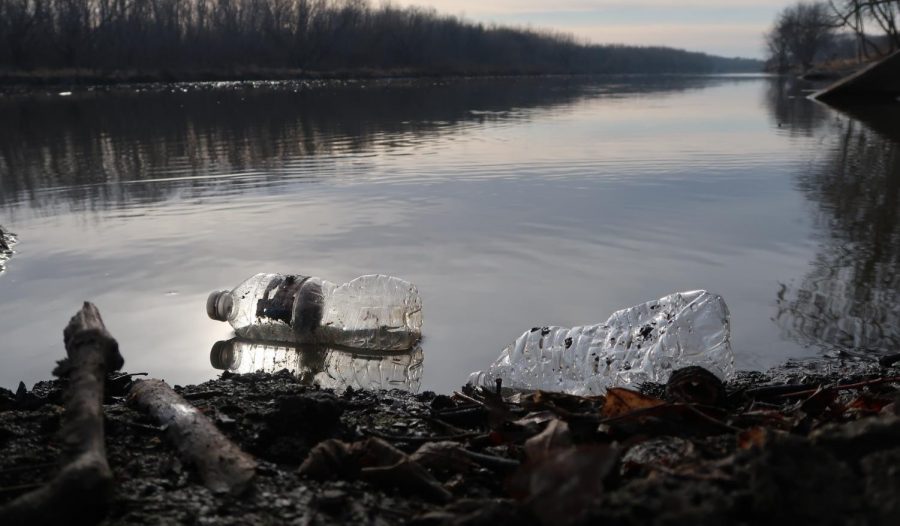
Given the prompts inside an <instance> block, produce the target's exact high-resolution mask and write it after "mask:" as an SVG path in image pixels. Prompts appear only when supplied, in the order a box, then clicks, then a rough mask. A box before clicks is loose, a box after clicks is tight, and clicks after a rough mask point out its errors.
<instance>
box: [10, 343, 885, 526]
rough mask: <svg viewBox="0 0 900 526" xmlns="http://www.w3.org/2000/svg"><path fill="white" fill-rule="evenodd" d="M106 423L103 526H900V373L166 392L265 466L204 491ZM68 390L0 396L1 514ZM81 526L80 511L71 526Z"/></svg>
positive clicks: (811, 369) (51, 436)
mask: <svg viewBox="0 0 900 526" xmlns="http://www.w3.org/2000/svg"><path fill="white" fill-rule="evenodd" d="M129 379H130V377H128V376H125V375H117V376H116V377H115V378H111V379H110V380H109V381H108V383H107V389H106V390H107V399H106V401H105V405H104V413H105V426H106V443H107V455H108V460H109V464H110V466H111V468H112V470H113V474H114V478H115V481H116V483H115V493H114V496H113V500H112V502H111V506H110V509H109V510H108V513H107V515H106V518H105V519H104V521H103V522H102V524H110V525H112V524H175V523H183V524H268V523H277V524H335V523H359V524H419V525H443V524H473V525H474V524H523V525H527V524H589V523H593V524H597V523H601V521H602V522H603V523H608V524H707V523H712V522H713V521H716V522H721V523H731V524H765V523H772V522H773V521H775V522H782V521H796V522H800V523H804V524H808V523H816V524H838V523H840V524H895V522H893V521H894V520H896V517H897V516H898V514H900V408H898V406H900V403H898V402H900V383H898V380H900V367H898V366H897V364H896V363H894V362H892V361H891V360H890V359H883V360H881V363H878V362H875V361H872V360H861V359H846V360H844V359H835V360H830V361H829V362H806V363H800V362H794V363H789V364H787V365H785V366H784V367H781V368H778V369H776V370H773V371H769V372H767V373H759V372H754V373H739V374H738V375H737V377H736V378H735V379H734V380H733V381H731V382H728V383H726V384H724V385H723V384H721V383H719V382H718V381H717V380H716V379H715V377H714V376H712V375H709V374H708V373H706V372H705V371H703V370H700V369H698V368H688V369H685V370H681V371H679V373H678V374H677V375H675V376H673V379H672V380H671V381H670V382H669V383H668V384H667V385H658V384H647V385H644V386H641V388H640V389H639V390H634V391H632V390H627V389H611V390H610V391H609V392H608V393H607V394H606V396H603V397H575V396H569V395H562V394H553V393H544V392H532V393H527V392H525V393H523V392H516V393H513V392H509V391H508V390H506V389H502V386H501V390H500V391H499V392H498V391H496V390H490V389H470V388H466V389H461V390H460V391H459V392H455V393H448V394H435V393H431V392H425V393H422V394H410V393H406V392H400V391H377V392H373V391H363V390H354V389H352V388H350V389H347V390H346V391H344V392H342V393H336V392H334V391H331V390H323V389H319V388H317V387H309V386H307V385H303V384H302V383H301V381H300V380H299V379H298V378H296V377H295V376H294V375H292V374H291V373H290V372H288V371H287V370H285V371H281V372H277V373H274V374H268V373H249V374H233V373H227V372H226V373H224V374H223V375H222V376H221V377H220V378H219V379H216V380H213V381H209V382H206V383H203V384H199V385H192V386H184V387H179V386H175V390H176V391H177V392H178V393H179V394H180V395H181V396H182V397H184V398H185V399H186V400H188V401H189V402H190V403H191V404H192V405H193V406H195V407H196V408H198V409H199V410H200V411H202V412H203V413H204V414H205V415H206V416H207V417H209V418H210V419H211V420H212V421H213V422H214V423H215V425H216V426H217V427H218V428H219V429H220V430H221V431H222V432H224V433H225V435H226V436H227V437H229V438H230V439H231V440H233V441H234V442H235V443H236V444H237V445H238V446H239V447H240V448H241V449H242V450H243V451H245V452H247V453H249V454H251V455H253V456H254V457H255V458H256V459H257V461H258V470H257V476H256V479H255V482H254V484H253V486H252V487H251V488H250V489H249V490H248V491H246V492H245V493H244V494H242V495H239V496H224V495H216V494H214V493H212V492H210V491H209V490H208V489H206V488H205V487H204V486H203V484H202V483H201V482H200V480H199V479H198V476H197V473H196V472H195V470H194V469H193V467H192V466H190V465H186V464H184V463H182V461H180V460H179V459H178V456H177V455H176V453H175V448H174V447H173V445H172V444H171V443H170V441H169V440H167V438H166V434H165V432H164V431H165V430H164V429H162V428H161V427H159V426H158V425H157V424H156V423H155V422H154V421H153V420H152V419H150V418H149V417H148V416H147V415H145V414H143V413H141V412H138V411H137V410H135V409H133V408H132V407H131V406H129V405H128V404H126V402H125V398H126V394H127V393H126V391H127V388H128V381H129ZM64 387H65V380H56V381H47V382H39V383H38V384H36V385H35V386H34V387H33V388H32V389H30V390H29V389H26V387H25V386H24V385H21V386H20V388H19V389H18V390H17V392H11V391H6V390H3V391H0V453H2V454H0V508H2V505H3V503H6V502H9V501H11V500H12V499H14V498H15V497H17V496H18V495H21V494H23V493H24V492H27V491H29V490H31V489H33V488H35V487H37V486H39V485H40V484H41V483H43V482H45V481H46V480H48V479H50V478H51V477H52V476H53V474H54V472H55V469H56V468H57V465H58V464H57V463H58V462H59V458H60V453H61V450H62V440H63V437H60V436H59V429H60V420H61V415H62V411H63V410H62V406H61V404H62V399H63V396H62V389H63V388H64ZM76 514H77V512H76Z"/></svg>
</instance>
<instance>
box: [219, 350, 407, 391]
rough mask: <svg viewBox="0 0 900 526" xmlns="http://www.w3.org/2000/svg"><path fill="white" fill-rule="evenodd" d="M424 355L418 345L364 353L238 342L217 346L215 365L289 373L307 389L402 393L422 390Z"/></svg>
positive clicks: (243, 371)
mask: <svg viewBox="0 0 900 526" xmlns="http://www.w3.org/2000/svg"><path fill="white" fill-rule="evenodd" d="M423 360H424V356H423V353H422V348H421V347H420V346H418V345H416V346H415V347H413V348H412V349H410V350H408V351H403V352H393V353H384V352H368V353H366V352H360V351H354V350H349V349H338V348H333V347H331V348H329V347H319V346H289V345H284V344H280V343H267V342H256V341H247V340H241V339H239V338H232V339H231V340H227V341H219V342H216V343H215V344H213V347H212V351H211V353H210V362H211V363H212V366H213V367H214V368H216V369H221V370H226V371H231V372H234V373H241V374H244V373H252V372H266V373H275V372H278V371H281V370H282V369H287V370H289V371H291V372H292V373H293V374H294V375H296V376H297V377H298V378H299V379H300V381H301V382H302V383H304V384H307V385H312V384H317V385H319V386H320V387H322V388H326V389H334V390H336V391H344V390H346V389H347V388H348V387H352V388H354V389H373V390H376V389H399V390H402V391H410V392H413V393H417V392H419V387H420V386H421V383H422V362H423Z"/></svg>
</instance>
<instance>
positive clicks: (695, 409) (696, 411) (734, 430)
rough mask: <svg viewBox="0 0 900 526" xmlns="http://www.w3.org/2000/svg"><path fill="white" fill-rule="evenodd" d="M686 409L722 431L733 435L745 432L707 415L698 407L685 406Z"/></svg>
mask: <svg viewBox="0 0 900 526" xmlns="http://www.w3.org/2000/svg"><path fill="white" fill-rule="evenodd" d="M685 407H686V408H687V409H688V411H691V412H692V413H694V414H695V415H697V416H699V417H700V418H702V419H704V420H706V421H707V422H709V423H711V424H713V425H716V426H718V427H720V428H722V429H725V430H728V431H730V432H732V433H740V432H742V431H743V429H741V428H739V427H735V426H733V425H730V424H726V423H725V422H722V421H721V420H719V419H717V418H713V417H711V416H709V415H708V414H706V413H704V412H703V411H701V410H700V409H698V407H697V406H696V405H694V404H685Z"/></svg>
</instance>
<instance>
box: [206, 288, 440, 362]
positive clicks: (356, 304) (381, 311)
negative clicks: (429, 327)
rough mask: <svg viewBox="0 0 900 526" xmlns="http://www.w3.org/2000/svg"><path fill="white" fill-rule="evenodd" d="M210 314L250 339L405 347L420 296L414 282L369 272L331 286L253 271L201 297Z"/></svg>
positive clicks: (415, 326) (418, 321) (418, 323)
mask: <svg viewBox="0 0 900 526" xmlns="http://www.w3.org/2000/svg"><path fill="white" fill-rule="evenodd" d="M206 313H207V314H208V315H209V317H210V318H212V319H214V320H218V321H227V322H229V323H230V324H231V326H232V327H234V332H235V333H236V334H237V335H238V336H240V337H243V338H249V339H253V340H268V341H284V342H293V343H319V344H325V345H341V346H346V347H353V348H357V349H380V350H405V349H409V348H411V347H413V346H414V345H415V344H416V342H418V341H419V339H420V337H421V331H422V300H421V299H420V298H419V292H418V290H417V289H416V287H415V285H413V284H411V283H409V282H408V281H404V280H402V279H399V278H395V277H391V276H384V275H380V274H373V275H367V276H361V277H358V278H356V279H354V280H353V281H351V282H349V283H344V284H343V285H336V284H334V283H331V282H330V281H325V280H323V279H321V278H316V277H310V276H300V275H296V274H257V275H255V276H253V277H252V278H250V279H248V280H247V281H245V282H243V283H241V284H240V285H238V286H237V287H236V288H235V289H234V290H231V291H227V290H222V291H217V292H213V293H211V294H210V295H209V298H208V299H207V300H206Z"/></svg>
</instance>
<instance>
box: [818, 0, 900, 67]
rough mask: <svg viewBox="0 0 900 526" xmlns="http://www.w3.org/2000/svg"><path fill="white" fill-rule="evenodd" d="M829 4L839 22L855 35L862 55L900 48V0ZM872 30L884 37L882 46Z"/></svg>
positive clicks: (847, 0)
mask: <svg viewBox="0 0 900 526" xmlns="http://www.w3.org/2000/svg"><path fill="white" fill-rule="evenodd" d="M829 4H830V6H831V9H832V11H833V12H834V13H835V15H836V16H837V18H838V20H839V21H840V23H841V24H842V25H843V26H844V27H846V28H847V29H850V30H851V31H853V33H854V34H855V35H856V38H857V42H858V43H859V46H858V48H859V54H860V55H861V56H865V57H866V58H870V57H871V56H872V55H873V54H874V55H876V56H880V55H884V54H886V53H891V52H893V51H895V50H897V49H900V27H898V26H900V0H838V1H835V0H829ZM872 31H874V32H875V33H881V35H883V38H882V39H881V40H882V43H879V42H878V41H877V40H876V39H875V38H873V36H872V35H874V34H875V33H873V32H872Z"/></svg>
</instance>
